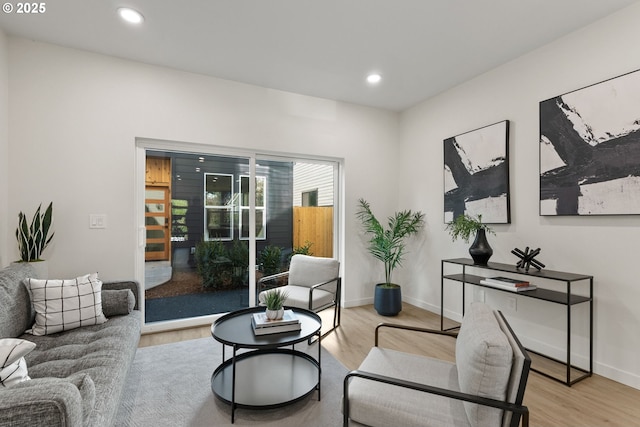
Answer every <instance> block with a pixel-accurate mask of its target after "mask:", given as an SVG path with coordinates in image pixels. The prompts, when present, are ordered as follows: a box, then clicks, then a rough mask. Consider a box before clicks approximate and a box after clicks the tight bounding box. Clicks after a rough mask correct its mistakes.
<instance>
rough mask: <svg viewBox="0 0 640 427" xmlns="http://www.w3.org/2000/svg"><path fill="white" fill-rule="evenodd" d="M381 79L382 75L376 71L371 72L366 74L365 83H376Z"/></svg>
mask: <svg viewBox="0 0 640 427" xmlns="http://www.w3.org/2000/svg"><path fill="white" fill-rule="evenodd" d="M381 80H382V76H381V75H380V74H378V73H371V74H369V75H368V76H367V83H369V84H371V85H377V84H378V83H380V81H381Z"/></svg>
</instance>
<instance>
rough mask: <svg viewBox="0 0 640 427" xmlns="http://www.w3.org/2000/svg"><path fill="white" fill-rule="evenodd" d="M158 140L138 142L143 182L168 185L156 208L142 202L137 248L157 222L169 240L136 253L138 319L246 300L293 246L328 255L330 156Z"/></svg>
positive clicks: (196, 312)
mask: <svg viewBox="0 0 640 427" xmlns="http://www.w3.org/2000/svg"><path fill="white" fill-rule="evenodd" d="M164 145H165V144H163V143H158V144H154V143H153V141H151V142H146V141H145V143H143V144H141V146H142V148H144V150H143V151H140V152H141V153H144V170H145V183H144V184H145V187H146V188H147V189H149V188H153V189H154V190H156V191H161V192H162V193H163V194H166V195H168V196H167V197H166V199H167V205H166V206H167V207H165V208H164V209H163V210H162V212H163V215H161V216H162V218H160V215H159V214H158V213H157V212H155V211H157V210H158V209H156V207H155V206H154V207H153V209H148V203H146V204H145V218H144V221H145V227H146V228H145V233H146V241H145V252H146V253H147V254H151V253H153V254H157V253H159V249H158V242H157V241H156V240H155V237H156V234H157V231H156V229H157V228H161V229H162V230H163V232H164V233H168V234H169V236H165V237H167V241H168V242H170V243H169V246H170V247H169V248H165V249H168V250H166V251H165V252H166V253H165V255H163V256H162V257H160V256H159V255H153V256H148V257H147V258H146V259H145V261H144V276H145V278H144V288H145V289H144V313H145V324H146V325H153V324H156V323H159V322H169V321H176V320H180V319H194V318H201V317H203V316H212V315H219V314H222V313H227V312H230V311H234V310H238V309H241V308H245V307H249V306H252V305H254V304H255V296H256V295H255V288H256V287H255V285H256V280H259V279H260V278H261V277H263V276H265V275H269V274H273V273H278V272H281V271H286V270H287V269H288V264H289V260H290V258H291V256H292V255H293V254H295V253H306V254H310V255H315V256H325V257H335V256H336V253H335V247H336V246H337V245H336V242H337V233H336V230H337V227H336V224H335V223H336V221H335V213H334V209H335V203H334V201H335V200H336V194H337V185H336V184H337V176H338V163H337V162H327V161H320V160H313V159H310V160H301V159H295V158H288V157H282V156H277V157H273V156H256V155H253V154H250V155H242V153H241V154H235V155H234V154H232V153H227V152H216V150H215V149H213V148H212V150H211V152H204V151H203V150H189V149H187V150H185V149H184V148H183V147H181V146H180V144H175V145H176V148H173V147H169V148H167V147H164ZM220 151H222V150H220ZM159 165H162V166H161V169H162V170H159V168H160V166H159ZM154 194H155V193H154ZM158 194H159V193H158ZM154 200H155V199H154ZM148 211H151V212H148ZM157 218H160V219H161V220H162V221H163V223H162V224H155V223H152V222H153V221H155V220H157ZM150 233H151V234H150Z"/></svg>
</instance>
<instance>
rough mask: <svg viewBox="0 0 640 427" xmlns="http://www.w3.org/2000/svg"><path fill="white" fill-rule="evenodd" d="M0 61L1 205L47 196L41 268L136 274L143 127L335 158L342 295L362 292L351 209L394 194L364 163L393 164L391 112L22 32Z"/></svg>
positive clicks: (353, 297) (148, 134) (67, 273)
mask: <svg viewBox="0 0 640 427" xmlns="http://www.w3.org/2000/svg"><path fill="white" fill-rule="evenodd" d="M9 70H10V88H9V91H10V95H11V96H10V100H11V102H10V121H11V127H10V129H9V135H10V158H11V163H10V166H9V171H10V176H11V182H12V185H11V187H10V189H9V208H8V210H9V214H10V216H14V215H17V213H18V211H19V210H21V209H22V210H28V211H29V212H33V210H35V207H36V206H37V205H38V204H39V203H40V202H42V203H47V202H48V201H49V200H52V201H53V202H54V223H55V232H56V235H55V237H54V244H53V246H52V247H51V248H50V249H47V250H46V251H45V253H44V257H45V258H46V259H48V260H49V262H50V265H49V271H50V276H58V277H74V276H75V275H78V274H82V273H86V272H88V271H94V270H97V271H99V272H100V274H101V276H102V277H103V278H104V279H107V280H109V279H119V278H131V277H133V276H134V271H135V268H134V252H135V243H136V239H135V237H136V233H135V230H136V229H135V221H134V219H135V218H134V212H135V209H134V203H135V191H134V178H135V177H134V174H135V149H134V147H135V138H136V137H143V138H157V139H163V140H174V141H185V142H192V143H201V144H213V145H222V146H230V147H239V148H255V149H260V150H268V151H277V152H283V153H304V154H310V155H319V156H331V157H335V158H342V159H344V164H345V165H346V168H345V171H346V173H345V188H346V193H345V195H344V198H345V200H344V202H345V205H344V209H345V211H346V214H345V223H344V224H343V226H344V228H345V229H346V233H347V235H346V247H345V248H342V249H343V253H344V260H345V264H344V265H345V271H344V272H343V274H344V277H345V283H346V286H345V289H346V297H345V301H346V303H347V304H355V303H357V302H358V301H361V300H363V299H366V298H371V295H372V291H371V289H370V287H369V288H367V287H363V286H361V284H362V283H367V282H371V283H374V282H375V280H374V279H371V278H370V277H369V274H370V273H368V274H366V275H360V274H359V273H358V272H359V271H362V270H369V269H368V268H367V267H363V264H365V263H366V262H368V259H366V254H363V251H362V250H361V247H360V246H359V242H358V239H357V237H356V231H355V229H356V227H355V220H354V211H355V206H356V200H357V199H358V198H359V197H363V196H364V197H368V198H370V200H371V202H372V203H373V204H374V206H378V207H379V208H380V209H381V210H384V209H387V211H391V210H392V209H393V208H394V206H395V205H396V204H397V200H396V198H395V197H396V196H395V188H396V184H395V181H394V180H389V179H388V177H387V174H386V173H385V174H380V175H378V176H371V174H370V171H371V170H372V169H379V170H385V171H389V170H391V171H395V170H396V169H397V161H396V159H397V157H398V154H397V149H396V147H397V136H398V119H399V116H398V114H397V113H391V112H386V111H381V110H376V109H372V108H365V107H360V106H355V105H351V104H345V103H340V102H335V101H331V100H324V99H318V98H311V97H306V96H302V95H296V94H292V93H286V92H281V91H276V90H270V89H265V88H261V87H256V86H250V85H245V84H240V83H236V82H231V81H226V80H220V79H215V78H210V77H205V76H202V75H196V74H190V73H185V72H180V71H175V70H171V69H166V68H160V67H155V66H149V65H145V64H141V63H136V62H131V61H125V60H120V59H116V58H112V57H107V56H103V55H97V54H92V53H87V52H84V51H79V50H73V49H67V48H61V47H58V46H54V45H48V44H42V43H36V42H32V41H29V40H25V39H21V38H10V39H9ZM90 213H105V214H107V226H108V228H107V229H106V230H90V229H89V227H88V225H89V224H88V221H89V214H90ZM354 237H355V238H354ZM5 240H6V239H5ZM14 246H15V245H12V246H11V248H12V251H13V252H15V253H11V254H10V256H17V250H16V249H15V247H14ZM380 274H382V269H381V271H380ZM347 277H349V278H351V279H347Z"/></svg>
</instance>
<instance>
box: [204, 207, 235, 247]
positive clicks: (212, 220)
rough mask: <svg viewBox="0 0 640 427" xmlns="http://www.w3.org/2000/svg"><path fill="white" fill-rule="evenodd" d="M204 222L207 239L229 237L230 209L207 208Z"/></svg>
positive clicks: (230, 231) (231, 229)
mask: <svg viewBox="0 0 640 427" xmlns="http://www.w3.org/2000/svg"><path fill="white" fill-rule="evenodd" d="M206 224H207V225H206V232H207V240H212V239H230V238H231V236H232V234H231V233H232V232H233V228H232V227H233V224H232V221H231V210H230V209H227V208H208V209H207V218H206Z"/></svg>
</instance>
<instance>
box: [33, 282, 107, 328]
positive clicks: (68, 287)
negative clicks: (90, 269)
mask: <svg viewBox="0 0 640 427" xmlns="http://www.w3.org/2000/svg"><path fill="white" fill-rule="evenodd" d="M26 282H27V287H28V288H29V290H30V291H31V301H32V302H33V307H34V309H35V311H36V322H35V323H34V325H33V328H32V329H31V333H32V334H33V335H48V334H54V333H56V332H60V331H66V330H69V329H74V328H79V327H81V326H89V325H98V324H100V323H104V322H106V321H107V318H106V317H105V316H104V314H103V313H102V294H101V292H102V282H101V281H100V280H98V273H93V274H87V275H85V276H80V277H77V278H75V279H70V280H39V279H27V281H26Z"/></svg>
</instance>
